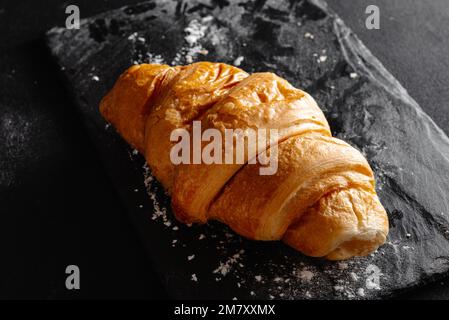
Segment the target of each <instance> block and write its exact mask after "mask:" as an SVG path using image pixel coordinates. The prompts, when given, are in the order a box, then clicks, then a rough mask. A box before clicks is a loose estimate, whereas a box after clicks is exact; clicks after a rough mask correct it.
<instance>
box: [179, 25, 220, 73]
mask: <svg viewBox="0 0 449 320" xmlns="http://www.w3.org/2000/svg"><path fill="white" fill-rule="evenodd" d="M213 19H214V18H213V17H212V16H206V17H204V18H201V19H199V20H198V19H193V20H192V21H190V22H189V24H188V25H187V27H185V28H184V32H185V34H186V35H185V37H184V40H185V42H186V44H187V45H186V46H184V47H182V48H181V51H180V52H177V53H176V55H175V58H174V59H173V61H172V63H171V64H172V65H178V64H181V62H182V61H181V58H182V57H184V58H185V60H186V63H192V62H193V61H194V59H195V58H196V56H197V55H199V54H202V55H207V54H208V53H209V52H208V51H207V50H206V49H205V48H204V47H203V46H202V45H201V43H200V40H201V39H202V38H204V37H205V36H206V32H207V29H208V23H209V22H211V21H212V20H213Z"/></svg>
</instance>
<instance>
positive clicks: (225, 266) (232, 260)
mask: <svg viewBox="0 0 449 320" xmlns="http://www.w3.org/2000/svg"><path fill="white" fill-rule="evenodd" d="M244 252H245V251H244V250H240V251H239V252H238V253H236V254H234V255H232V256H231V257H229V258H228V260H226V261H225V262H220V265H219V266H218V267H217V268H216V269H215V270H214V271H213V273H215V274H217V273H218V274H221V275H222V276H226V275H227V274H228V273H229V271H231V269H232V267H233V266H234V265H235V264H236V263H237V262H238V260H239V259H240V258H241V255H242V254H243V253H244Z"/></svg>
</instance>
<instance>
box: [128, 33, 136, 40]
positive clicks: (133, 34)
mask: <svg viewBox="0 0 449 320" xmlns="http://www.w3.org/2000/svg"><path fill="white" fill-rule="evenodd" d="M137 36H138V33H137V32H134V33H131V34H130V35H129V36H128V40H129V41H132V42H134V41H136V39H137Z"/></svg>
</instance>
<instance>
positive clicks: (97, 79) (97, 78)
mask: <svg viewBox="0 0 449 320" xmlns="http://www.w3.org/2000/svg"><path fill="white" fill-rule="evenodd" d="M92 80H93V81H97V82H98V81H100V78H99V77H98V76H92Z"/></svg>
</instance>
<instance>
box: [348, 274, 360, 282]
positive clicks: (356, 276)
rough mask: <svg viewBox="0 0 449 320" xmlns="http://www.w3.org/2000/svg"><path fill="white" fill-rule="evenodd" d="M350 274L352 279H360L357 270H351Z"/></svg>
mask: <svg viewBox="0 0 449 320" xmlns="http://www.w3.org/2000/svg"><path fill="white" fill-rule="evenodd" d="M349 275H350V276H351V279H352V281H358V280H359V276H358V275H357V274H356V273H355V272H351V273H350V274H349Z"/></svg>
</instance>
